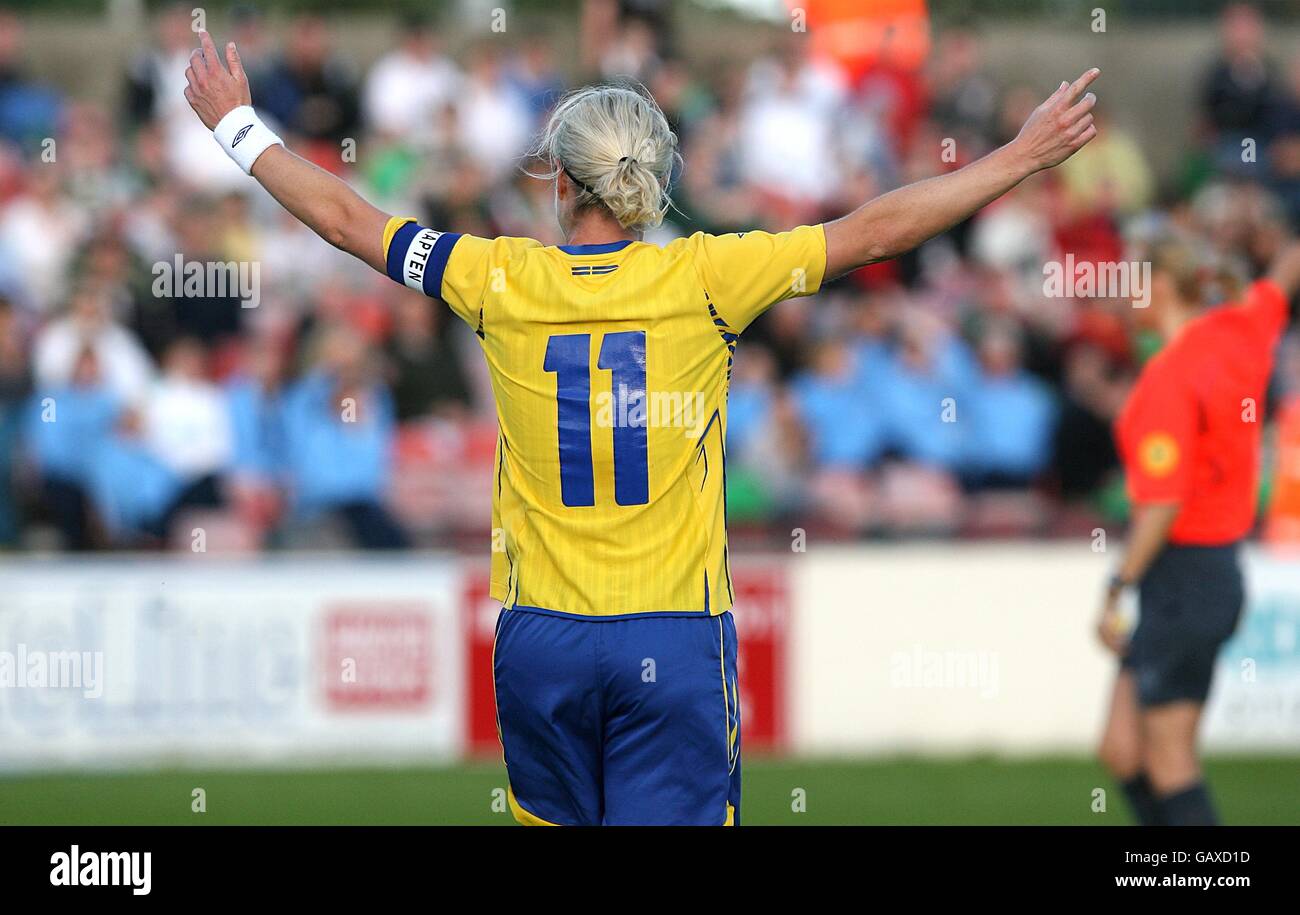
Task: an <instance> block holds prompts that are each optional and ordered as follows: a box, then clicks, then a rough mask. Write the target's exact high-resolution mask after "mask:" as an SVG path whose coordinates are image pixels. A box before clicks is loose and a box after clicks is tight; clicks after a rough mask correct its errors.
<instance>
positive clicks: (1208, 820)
mask: <svg viewBox="0 0 1300 915" xmlns="http://www.w3.org/2000/svg"><path fill="white" fill-rule="evenodd" d="M1159 806H1160V815H1161V817H1162V818H1163V820H1164V823H1165V825H1167V826H1218V825H1219V817H1218V815H1217V814H1216V813H1215V812H1214V804H1213V803H1212V802H1211V801H1210V792H1209V791H1208V790H1206V787H1205V782H1197V783H1196V784H1194V785H1189V786H1188V787H1186V788H1182V789H1180V790H1178V791H1175V792H1174V793H1173V794H1166V795H1165V796H1164V797H1162V798H1160V801H1159Z"/></svg>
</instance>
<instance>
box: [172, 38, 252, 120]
mask: <svg viewBox="0 0 1300 915" xmlns="http://www.w3.org/2000/svg"><path fill="white" fill-rule="evenodd" d="M199 43H200V45H201V47H199V48H198V50H196V51H195V52H194V53H193V54H191V55H190V65H189V67H188V68H187V69H186V70H185V79H186V80H187V81H188V82H189V85H188V86H186V87H185V100H186V101H187V102H189V103H190V107H191V108H193V109H194V113H195V114H197V115H198V116H199V120H201V121H202V122H203V126H205V127H207V128H208V129H209V130H212V129H213V128H214V127H216V126H217V122H219V121H220V120H221V119H222V118H223V117H225V116H226V115H227V114H228V113H230V112H231V111H233V110H234V109H236V108H238V107H239V106H240V105H251V104H252V103H253V95H252V92H250V91H249V88H248V76H247V75H245V73H244V65H243V64H242V63H240V60H239V51H238V50H236V48H235V43H234V42H233V41H232V42H230V43H229V44H227V45H226V61H225V63H224V64H223V63H222V61H221V56H220V55H219V54H218V53H217V46H216V45H214V44H213V43H212V36H211V35H209V34H208V33H207V32H199ZM227 65H228V66H229V69H226V67H227Z"/></svg>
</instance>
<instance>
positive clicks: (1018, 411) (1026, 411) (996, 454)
mask: <svg viewBox="0 0 1300 915" xmlns="http://www.w3.org/2000/svg"><path fill="white" fill-rule="evenodd" d="M979 360H980V373H979V376H978V378H977V380H976V382H975V384H974V386H973V388H972V390H971V394H972V395H973V396H971V397H968V398H963V401H965V406H966V412H965V415H964V416H961V417H960V420H961V421H962V422H963V423H964V424H965V429H966V436H965V442H964V444H965V447H966V449H967V451H966V453H967V455H968V457H967V458H966V461H965V466H966V477H967V479H968V480H969V481H970V483H971V484H972V485H973V486H975V487H976V488H991V489H1008V488H1024V487H1027V486H1029V485H1031V484H1032V483H1033V482H1034V481H1035V480H1036V479H1037V477H1038V476H1039V474H1040V473H1042V471H1043V470H1044V469H1045V468H1046V466H1047V463H1048V461H1050V460H1051V457H1052V434H1053V431H1054V426H1055V416H1056V405H1055V403H1053V400H1052V395H1051V394H1050V393H1049V392H1048V390H1047V387H1046V385H1044V384H1043V383H1042V382H1041V381H1039V380H1038V379H1037V378H1035V377H1034V376H1032V375H1030V374H1029V373H1028V372H1026V371H1025V370H1024V369H1023V368H1021V365H1020V343H1019V341H1018V340H1017V338H1016V334H1015V331H1014V330H1012V329H1011V328H1010V327H1008V326H1006V325H994V326H993V327H991V328H989V329H988V330H987V331H985V333H984V336H983V337H982V338H981V340H980V343H979Z"/></svg>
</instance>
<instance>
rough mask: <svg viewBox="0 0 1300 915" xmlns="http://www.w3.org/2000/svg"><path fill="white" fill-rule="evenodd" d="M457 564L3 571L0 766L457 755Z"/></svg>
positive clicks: (125, 563)
mask: <svg viewBox="0 0 1300 915" xmlns="http://www.w3.org/2000/svg"><path fill="white" fill-rule="evenodd" d="M459 581H460V578H459V573H458V569H457V566H456V564H455V563H453V562H448V561H445V560H438V559H428V558H425V559H413V560H400V561H381V560H369V559H363V558H358V557H354V556H348V557H340V558H335V559H322V560H298V559H295V560H285V561H265V562H248V563H243V562H225V561H221V560H212V561H207V560H202V561H197V560H196V561H157V560H147V559H138V558H125V559H104V560H94V561H81V562H64V561H60V562H50V563H42V562H24V563H21V564H6V565H3V566H0V769H6V768H8V769H32V768H38V767H44V766H60V765H75V766H78V767H85V766H114V765H119V764H121V765H127V764H134V763H141V762H143V763H147V764H153V765H169V764H222V765H226V764H240V765H266V764H280V763H294V764H301V763H311V762H314V761H317V760H328V761H339V760H356V761H360V762H367V763H383V762H398V761H408V762H409V761H420V760H427V759H430V758H438V757H448V756H452V755H456V754H458V753H459V751H460V747H461V740H462V737H461V735H462V731H463V727H462V719H461V716H462V714H463V712H462V706H463V702H462V680H463V674H462V665H463V658H462V637H461V632H460V627H459V616H458V612H459V603H458V592H457V591H456V588H457V587H458V585H459Z"/></svg>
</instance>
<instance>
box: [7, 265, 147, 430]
mask: <svg viewBox="0 0 1300 915" xmlns="http://www.w3.org/2000/svg"><path fill="white" fill-rule="evenodd" d="M110 311H111V307H110V304H109V301H108V297H107V295H106V293H105V291H104V290H103V289H101V288H98V287H95V286H82V287H81V288H79V289H78V290H77V291H76V292H75V293H73V296H72V300H71V304H70V305H69V307H68V312H67V314H66V315H65V316H64V317H62V318H60V319H58V320H56V321H53V322H52V323H50V324H47V325H46V326H45V327H44V328H43V329H42V330H41V331H40V332H39V333H38V334H37V336H36V342H35V345H34V346H33V355H32V368H33V373H34V375H35V378H36V386H37V387H38V388H44V389H55V388H62V387H64V386H66V385H68V384H70V383H71V382H72V380H73V377H74V376H75V375H76V373H77V371H78V366H79V362H80V360H81V359H82V353H83V351H84V350H85V349H87V348H89V349H90V350H92V351H93V352H94V355H95V359H94V368H95V376H96V378H100V379H102V380H103V383H104V386H105V387H106V388H107V389H108V391H109V392H110V393H111V394H112V395H113V396H114V397H115V398H117V400H119V401H120V402H122V403H126V404H134V403H138V402H140V401H141V400H142V399H143V398H144V396H145V394H146V392H147V390H148V387H149V384H150V381H151V379H152V377H153V364H152V362H151V361H150V360H149V355H148V354H147V353H146V352H145V351H144V348H143V347H141V346H140V344H139V343H138V342H137V341H136V339H135V337H134V336H132V334H131V332H130V331H128V330H127V329H126V328H125V327H123V326H122V325H121V324H119V323H118V322H116V321H114V320H113V318H112V315H111V314H110Z"/></svg>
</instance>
